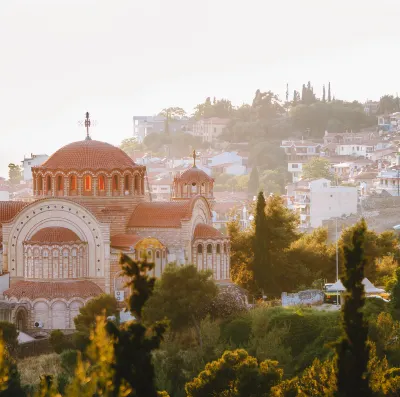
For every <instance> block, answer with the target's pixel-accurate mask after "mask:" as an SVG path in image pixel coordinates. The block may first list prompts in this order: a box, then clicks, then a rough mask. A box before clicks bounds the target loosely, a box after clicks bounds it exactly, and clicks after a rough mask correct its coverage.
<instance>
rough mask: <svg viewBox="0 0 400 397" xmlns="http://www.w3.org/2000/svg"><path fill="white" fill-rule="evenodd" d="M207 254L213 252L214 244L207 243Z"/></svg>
mask: <svg viewBox="0 0 400 397" xmlns="http://www.w3.org/2000/svg"><path fill="white" fill-rule="evenodd" d="M207 254H212V245H211V244H208V245H207Z"/></svg>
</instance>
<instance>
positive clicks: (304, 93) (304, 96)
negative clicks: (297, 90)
mask: <svg viewBox="0 0 400 397" xmlns="http://www.w3.org/2000/svg"><path fill="white" fill-rule="evenodd" d="M301 101H302V102H303V103H305V102H306V101H307V88H306V85H305V84H303V88H302V90H301Z"/></svg>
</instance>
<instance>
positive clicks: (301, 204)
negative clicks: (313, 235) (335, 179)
mask: <svg viewBox="0 0 400 397" xmlns="http://www.w3.org/2000/svg"><path fill="white" fill-rule="evenodd" d="M293 192H294V198H293V209H294V210H295V211H297V212H298V213H299V215H300V228H302V229H309V228H316V227H320V226H322V221H324V220H328V219H331V218H336V217H342V216H344V215H345V216H347V215H350V214H356V213H357V203H358V192H357V188H356V187H348V186H332V185H331V181H330V180H328V179H324V178H321V179H313V180H304V181H300V182H298V183H297V184H296V186H295V187H294V189H293Z"/></svg>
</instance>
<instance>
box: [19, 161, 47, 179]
mask: <svg viewBox="0 0 400 397" xmlns="http://www.w3.org/2000/svg"><path fill="white" fill-rule="evenodd" d="M48 158H49V156H48V155H47V154H31V157H28V158H27V157H24V160H23V161H22V168H23V169H24V181H31V180H32V167H36V166H39V165H42V164H43V163H44V162H45V161H46V160H47V159H48Z"/></svg>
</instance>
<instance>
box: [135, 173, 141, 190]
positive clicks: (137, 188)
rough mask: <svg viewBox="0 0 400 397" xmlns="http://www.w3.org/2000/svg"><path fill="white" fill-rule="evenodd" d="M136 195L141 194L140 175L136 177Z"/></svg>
mask: <svg viewBox="0 0 400 397" xmlns="http://www.w3.org/2000/svg"><path fill="white" fill-rule="evenodd" d="M134 189H135V194H139V190H140V179H139V175H137V174H136V175H135V187H134Z"/></svg>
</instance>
